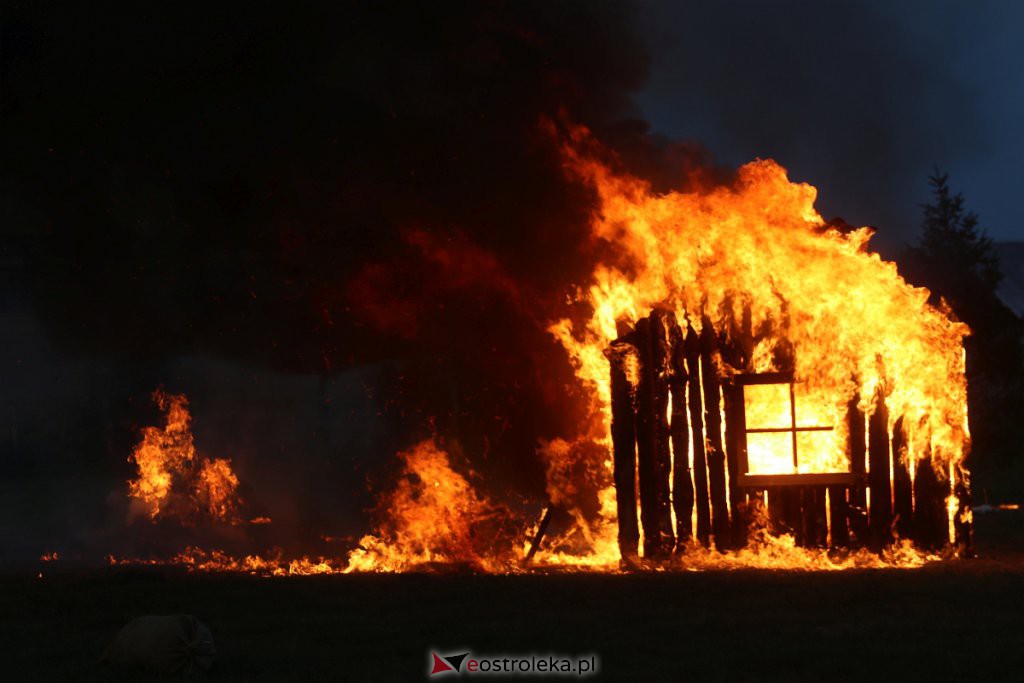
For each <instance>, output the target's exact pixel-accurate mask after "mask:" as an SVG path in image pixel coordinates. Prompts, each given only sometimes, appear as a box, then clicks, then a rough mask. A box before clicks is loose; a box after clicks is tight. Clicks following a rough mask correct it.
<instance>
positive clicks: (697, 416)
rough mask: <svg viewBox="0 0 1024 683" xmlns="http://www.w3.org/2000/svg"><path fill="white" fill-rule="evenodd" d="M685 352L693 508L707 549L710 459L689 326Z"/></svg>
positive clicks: (696, 342) (696, 351) (695, 342)
mask: <svg viewBox="0 0 1024 683" xmlns="http://www.w3.org/2000/svg"><path fill="white" fill-rule="evenodd" d="M683 348H684V350H685V352H686V369H687V371H688V372H687V377H688V379H687V383H686V386H687V394H688V399H687V400H688V405H689V409H690V434H691V442H692V443H693V488H694V505H695V506H696V508H697V540H698V541H700V542H701V543H702V544H703V545H705V546H707V545H709V544H710V542H711V506H710V503H709V499H708V469H707V457H706V454H705V452H704V419H703V416H702V415H701V413H702V409H703V400H702V399H701V386H700V370H699V368H700V338H699V337H698V336H697V331H696V330H694V329H693V326H692V325H690V324H687V326H686V338H685V340H684V342H683Z"/></svg>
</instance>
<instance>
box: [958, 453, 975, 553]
mask: <svg viewBox="0 0 1024 683" xmlns="http://www.w3.org/2000/svg"><path fill="white" fill-rule="evenodd" d="M953 495H955V496H956V499H957V506H956V510H954V513H953V514H954V515H955V516H954V518H953V542H954V543H955V544H956V549H957V554H958V555H959V556H960V557H974V517H973V513H972V512H971V489H970V486H969V485H968V478H967V471H966V470H965V469H964V468H963V467H961V466H959V465H955V466H954V468H953Z"/></svg>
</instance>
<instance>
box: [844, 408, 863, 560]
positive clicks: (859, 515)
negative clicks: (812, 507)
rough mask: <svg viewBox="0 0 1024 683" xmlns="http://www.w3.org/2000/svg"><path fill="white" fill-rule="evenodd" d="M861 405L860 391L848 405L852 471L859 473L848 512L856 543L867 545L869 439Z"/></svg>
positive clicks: (851, 530)
mask: <svg viewBox="0 0 1024 683" xmlns="http://www.w3.org/2000/svg"><path fill="white" fill-rule="evenodd" d="M859 405H860V394H859V393H858V394H854V395H853V398H851V399H850V402H849V403H848V404H847V406H846V423H847V429H848V434H849V441H848V443H847V449H848V451H849V456H850V472H852V473H853V474H855V475H857V481H855V482H854V483H853V484H852V485H851V486H850V490H849V494H848V498H847V500H848V503H849V504H848V510H847V514H848V516H849V520H850V532H851V533H852V534H853V538H854V541H855V543H856V544H857V545H866V544H867V542H868V516H867V513H868V499H867V492H866V491H865V488H864V483H865V482H864V476H865V471H866V467H865V452H866V450H867V441H866V438H865V430H864V412H863V411H862V410H861V409H860V407H859Z"/></svg>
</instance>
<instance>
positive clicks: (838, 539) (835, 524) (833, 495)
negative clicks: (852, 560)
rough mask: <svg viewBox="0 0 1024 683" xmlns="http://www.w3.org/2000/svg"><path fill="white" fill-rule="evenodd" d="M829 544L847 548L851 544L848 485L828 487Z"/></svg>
mask: <svg viewBox="0 0 1024 683" xmlns="http://www.w3.org/2000/svg"><path fill="white" fill-rule="evenodd" d="M828 522H829V546H830V547H832V548H846V547H848V546H849V545H850V528H849V526H848V522H847V505H846V487H845V486H829V487H828Z"/></svg>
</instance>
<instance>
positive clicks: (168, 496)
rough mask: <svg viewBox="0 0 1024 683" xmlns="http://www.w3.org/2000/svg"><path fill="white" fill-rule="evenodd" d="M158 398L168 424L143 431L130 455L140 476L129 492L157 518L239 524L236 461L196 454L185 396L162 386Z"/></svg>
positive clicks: (129, 487)
mask: <svg viewBox="0 0 1024 683" xmlns="http://www.w3.org/2000/svg"><path fill="white" fill-rule="evenodd" d="M153 401H154V403H156V405H157V407H158V408H159V409H160V410H161V411H163V412H164V415H165V423H164V426H163V427H162V428H161V427H145V428H144V429H143V430H142V441H141V442H140V443H139V445H138V446H136V447H135V450H134V451H132V454H131V457H130V458H129V460H130V461H131V462H134V463H135V466H136V468H137V469H138V478H136V479H135V480H134V481H130V482H128V492H129V495H130V496H131V497H132V499H134V500H135V501H138V502H139V503H141V504H142V505H143V506H144V508H145V509H146V511H147V513H148V514H149V517H150V519H152V520H156V519H157V518H159V517H165V516H170V517H174V518H177V519H179V520H180V521H182V522H183V523H186V524H192V523H194V522H195V519H196V518H197V517H205V518H208V519H212V520H218V521H223V522H230V523H236V522H237V521H238V516H237V510H238V505H239V499H238V477H237V476H235V473H234V472H233V471H232V469H231V461H230V460H224V459H220V458H216V459H213V460H210V459H208V458H205V457H201V456H199V455H197V453H196V449H195V445H194V443H193V439H192V429H191V421H192V416H191V415H190V414H189V411H188V399H186V398H185V396H183V395H181V394H170V393H167V392H165V391H163V390H162V389H158V390H156V391H155V392H153Z"/></svg>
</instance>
